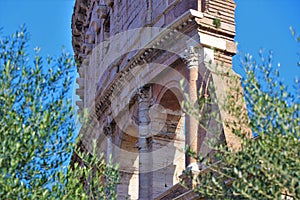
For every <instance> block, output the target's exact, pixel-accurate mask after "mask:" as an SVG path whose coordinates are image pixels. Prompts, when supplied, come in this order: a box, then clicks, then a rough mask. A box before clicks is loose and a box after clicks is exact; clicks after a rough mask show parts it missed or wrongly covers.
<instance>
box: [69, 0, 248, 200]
mask: <svg viewBox="0 0 300 200" xmlns="http://www.w3.org/2000/svg"><path fill="white" fill-rule="evenodd" d="M234 10H235V4H234V2H233V0H185V1H182V0H164V1H158V0H134V1H132V0H131V1H129V0H127V1H125V0H114V1H113V0H99V1H96V0H76V3H75V7H74V13H73V16H72V34H73V48H74V52H75V58H76V60H77V61H78V62H79V65H78V66H77V67H78V72H79V78H78V79H77V83H78V85H79V88H78V89H77V90H76V92H77V94H78V95H79V97H80V99H81V101H80V102H77V105H78V106H79V109H80V110H81V111H82V110H83V109H84V108H87V109H88V111H89V118H90V119H91V120H89V122H88V123H87V124H85V125H84V126H83V127H84V128H82V129H81V134H82V135H83V138H82V143H81V144H82V145H83V146H86V149H87V150H91V145H90V144H91V142H92V140H93V139H96V140H97V148H98V151H99V152H103V153H105V154H106V159H109V156H110V155H111V156H112V159H113V161H114V162H118V163H119V164H120V172H121V182H120V183H119V184H118V187H117V191H118V194H119V199H175V198H178V199H197V197H196V195H195V193H193V192H191V191H188V190H187V189H185V188H183V187H181V186H180V184H179V183H178V182H179V176H180V175H181V172H182V171H183V170H184V169H185V168H186V167H187V165H193V166H198V165H197V163H195V162H196V161H195V160H194V159H190V158H188V157H187V156H186V155H185V149H186V147H187V145H191V146H192V148H193V149H194V150H195V151H198V152H199V153H201V154H207V153H209V152H210V149H209V148H208V146H207V145H206V141H207V140H208V139H209V137H217V139H220V138H224V139H225V141H226V142H227V144H229V145H230V146H231V147H232V148H238V147H239V140H238V138H236V137H235V136H234V135H233V134H232V133H231V130H229V129H228V128H226V127H224V124H219V123H217V121H216V120H215V119H212V118H210V119H208V122H209V124H210V126H209V127H208V129H201V128H200V127H199V125H198V121H197V119H194V118H192V117H191V116H189V115H188V114H186V113H184V112H183V110H182V108H181V106H180V103H181V101H183V100H184V99H185V95H184V93H187V94H188V95H189V97H190V100H191V101H193V102H196V101H197V98H198V97H197V93H198V91H199V87H200V86H201V85H202V84H203V83H204V85H213V86H215V87H214V90H212V91H208V92H207V93H204V94H202V95H203V98H205V95H206V96H208V95H210V94H211V93H214V94H215V95H216V98H217V99H218V100H219V101H220V102H221V101H222V100H224V95H225V94H226V92H228V86H227V83H226V81H225V82H224V81H223V80H221V78H220V77H218V75H217V74H216V73H215V71H214V69H213V68H211V64H210V63H212V64H218V63H222V65H224V67H225V68H226V69H228V70H230V69H231V62H232V56H233V55H234V54H235V52H236V47H235V44H234V36H235V22H234ZM216 19H219V20H220V22H221V23H220V27H216V26H215V25H214V20H216ZM195 49H197V55H196V54H195V51H194V50H195ZM212 49H214V50H215V51H214V50H212ZM182 79H183V80H185V85H184V88H183V89H184V91H182V88H181V87H180V86H179V82H180V81H181V80H182ZM241 107H244V104H243V103H241ZM212 111H217V112H219V113H220V116H221V120H224V121H225V120H234V119H232V118H231V116H229V115H228V113H226V112H224V111H223V110H222V109H220V105H213V106H211V107H209V109H207V112H212ZM109 127H115V128H114V129H113V131H112V129H111V128H109ZM108 130H111V132H109V134H107V133H108V132H107V131H108ZM215 132H217V133H218V134H217V136H216V135H213V133H215ZM223 133H224V135H222V134H223Z"/></svg>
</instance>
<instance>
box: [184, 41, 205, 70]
mask: <svg viewBox="0 0 300 200" xmlns="http://www.w3.org/2000/svg"><path fill="white" fill-rule="evenodd" d="M183 57H184V59H185V62H186V64H187V67H188V68H193V67H198V66H199V63H200V57H201V53H200V48H199V47H195V46H190V47H188V48H187V49H186V50H185V53H184V55H183Z"/></svg>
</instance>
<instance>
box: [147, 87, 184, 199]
mask: <svg viewBox="0 0 300 200" xmlns="http://www.w3.org/2000/svg"><path fill="white" fill-rule="evenodd" d="M182 100H183V95H182V93H181V92H180V89H179V88H178V82H175V81H171V82H168V84H166V85H165V86H162V88H161V90H160V92H159V93H158V94H157V97H156V103H157V105H158V110H156V111H155V113H156V114H158V113H159V114H158V115H157V116H155V117H157V118H155V117H152V118H151V120H152V126H154V127H155V124H161V123H164V125H163V126H160V128H161V130H159V131H158V132H156V133H155V132H154V134H153V136H152V142H151V147H150V151H151V152H152V154H151V155H152V168H153V171H152V172H151V179H150V180H151V182H152V190H153V191H152V195H153V197H155V196H156V195H158V194H160V193H161V192H164V191H165V190H167V189H169V188H170V187H171V186H173V185H174V184H176V183H178V182H179V175H181V173H182V171H183V170H184V168H185V152H184V148H185V137H184V121H185V120H184V115H183V112H182V110H181V106H180V102H181V101H182ZM160 114H161V115H163V117H162V116H161V115H160ZM154 130H155V128H154Z"/></svg>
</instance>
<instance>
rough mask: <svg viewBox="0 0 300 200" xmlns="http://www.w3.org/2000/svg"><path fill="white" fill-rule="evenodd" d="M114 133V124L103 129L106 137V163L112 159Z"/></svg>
mask: <svg viewBox="0 0 300 200" xmlns="http://www.w3.org/2000/svg"><path fill="white" fill-rule="evenodd" d="M113 131H114V125H113V124H112V123H110V124H108V125H107V126H105V127H104V128H103V132H104V134H105V136H106V162H107V163H108V162H109V161H113V160H110V159H112V152H113V144H112V134H113Z"/></svg>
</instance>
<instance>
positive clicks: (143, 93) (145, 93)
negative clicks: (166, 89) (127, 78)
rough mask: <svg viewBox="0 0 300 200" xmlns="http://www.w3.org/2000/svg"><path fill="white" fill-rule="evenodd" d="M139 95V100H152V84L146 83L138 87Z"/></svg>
mask: <svg viewBox="0 0 300 200" xmlns="http://www.w3.org/2000/svg"><path fill="white" fill-rule="evenodd" d="M137 96H138V101H139V102H143V101H150V99H151V97H152V94H151V87H150V85H145V86H142V87H140V88H138V89H137Z"/></svg>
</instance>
